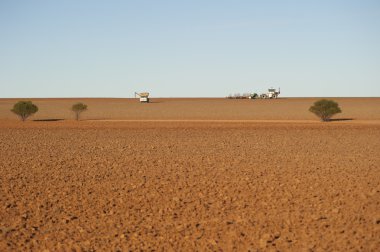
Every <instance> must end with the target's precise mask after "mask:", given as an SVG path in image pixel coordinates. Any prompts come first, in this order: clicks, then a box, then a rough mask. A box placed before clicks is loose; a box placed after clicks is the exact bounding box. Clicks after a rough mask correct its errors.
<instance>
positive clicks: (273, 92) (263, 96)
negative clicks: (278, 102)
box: [227, 88, 281, 99]
mask: <svg viewBox="0 0 380 252" xmlns="http://www.w3.org/2000/svg"><path fill="white" fill-rule="evenodd" d="M280 93H281V92H280V88H278V91H277V90H276V89H275V88H269V89H268V92H267V93H263V94H260V95H258V94H257V93H252V94H251V93H244V94H242V95H240V94H239V93H238V94H235V95H232V94H231V95H229V96H227V98H228V99H277V98H278V96H279V95H280Z"/></svg>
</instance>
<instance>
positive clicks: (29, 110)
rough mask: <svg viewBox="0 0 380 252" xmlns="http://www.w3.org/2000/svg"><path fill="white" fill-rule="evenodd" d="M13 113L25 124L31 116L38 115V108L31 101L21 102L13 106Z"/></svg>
mask: <svg viewBox="0 0 380 252" xmlns="http://www.w3.org/2000/svg"><path fill="white" fill-rule="evenodd" d="M11 111H12V112H13V113H15V114H16V115H18V116H19V117H20V119H21V120H22V121H23V122H24V121H25V120H26V119H27V118H28V117H29V116H31V115H33V114H35V113H37V111H38V107H37V106H36V105H34V104H33V103H32V102H31V101H19V102H17V103H16V104H15V105H13V109H11Z"/></svg>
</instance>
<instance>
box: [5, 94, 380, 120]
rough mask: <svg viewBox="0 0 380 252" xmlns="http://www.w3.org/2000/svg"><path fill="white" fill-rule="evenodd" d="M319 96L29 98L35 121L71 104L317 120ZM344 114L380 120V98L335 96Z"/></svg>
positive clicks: (118, 114)
mask: <svg viewBox="0 0 380 252" xmlns="http://www.w3.org/2000/svg"><path fill="white" fill-rule="evenodd" d="M318 99H320V98H281V99H277V100H248V99H247V100H228V99H222V98H215V99H204V98H199V99H157V98H156V99H155V98H153V99H151V101H152V103H149V104H141V103H139V102H138V100H137V99H27V100H31V101H33V103H35V104H36V105H38V107H39V109H40V110H39V112H38V113H37V114H36V115H35V116H33V117H32V118H31V119H32V120H33V119H34V120H46V119H74V114H73V112H71V111H70V108H71V106H72V105H73V104H74V103H76V102H84V103H86V104H87V105H88V111H87V112H86V113H84V114H83V119H107V120H109V119H128V120H133V119H134V120H145V119H153V120H157V119H159V120H175V119H177V120H178V119H182V120H184V119H187V120H220V119H224V120H316V119H317V118H316V117H315V116H314V115H313V114H312V113H310V112H309V111H308V109H309V107H310V106H311V105H312V104H313V103H314V102H315V101H316V100H318ZM332 99H334V100H335V101H337V102H338V103H339V105H340V106H341V108H342V110H343V113H341V114H339V115H338V116H337V117H336V118H341V119H355V120H380V98H332ZM18 100H24V99H0V120H1V119H12V120H17V117H16V116H15V115H14V114H13V113H12V112H10V109H11V108H12V107H13V104H14V103H16V102H17V101H18Z"/></svg>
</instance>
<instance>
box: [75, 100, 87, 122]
mask: <svg viewBox="0 0 380 252" xmlns="http://www.w3.org/2000/svg"><path fill="white" fill-rule="evenodd" d="M71 110H72V111H74V113H75V119H76V120H77V121H78V120H79V116H80V114H81V113H82V112H83V111H86V110H87V105H86V104H83V103H81V102H79V103H75V104H74V105H73V106H72V108H71Z"/></svg>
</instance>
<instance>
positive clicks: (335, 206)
mask: <svg viewBox="0 0 380 252" xmlns="http://www.w3.org/2000/svg"><path fill="white" fill-rule="evenodd" d="M33 101H34V100H33ZM122 101H123V100H117V101H115V100H111V101H108V100H96V99H95V100H85V102H86V103H88V104H89V109H90V110H89V111H88V113H87V114H86V115H85V118H87V119H91V118H92V119H100V118H104V119H120V120H131V119H143V120H145V121H99V120H94V121H88V120H86V121H81V122H76V121H72V120H63V121H27V122H25V123H22V122H19V121H17V120H15V119H13V117H14V115H12V114H10V113H9V112H8V109H9V108H8V107H9V105H11V104H13V103H14V100H0V167H1V176H0V190H1V191H0V251H28V250H32V251H42V250H49V251H57V250H70V251H71V250H76V251H93V250H96V251H110V250H111V251H117V250H122V251H125V250H164V251H167V250H169V251H170V250H171V251H187V250H198V251H207V250H208V251H219V250H223V251H231V250H232V251H234V250H235V251H249V250H251V251H257V250H259V251H264V250H280V251H287V250H292V251H300V250H301V251H307V250H311V251H348V250H354V251H379V249H380V239H379V237H380V211H379V209H380V123H379V119H380V113H379V106H377V107H371V106H376V105H379V101H380V99H342V100H340V101H339V103H340V105H341V107H342V109H343V111H344V113H345V114H344V115H343V114H342V115H340V116H339V117H340V118H353V119H355V120H348V121H334V122H331V123H321V122H319V121H318V120H316V119H315V118H314V117H313V115H311V114H310V115H309V112H307V108H308V107H307V105H308V106H310V103H312V101H313V100H312V99H294V100H293V99H286V100H285V99H284V100H277V101H273V103H271V102H272V101H258V102H257V103H256V101H225V100H165V101H162V102H161V103H152V104H145V105H147V106H144V104H138V103H132V102H131V101H127V104H126V105H125V108H127V107H128V108H129V107H132V108H137V110H139V111H138V112H136V111H133V112H131V114H129V113H121V111H122V110H123V108H124V107H123V106H122ZM198 102H199V103H200V104H199V105H198V106H197V104H198ZM249 102H253V104H255V105H257V106H259V107H260V108H261V109H258V108H254V106H253V105H252V103H249ZM36 103H38V105H39V106H40V111H39V113H38V114H36V115H35V116H34V117H33V118H31V119H54V118H56V119H60V118H63V119H65V118H70V117H72V115H71V114H70V112H67V111H66V109H67V107H68V108H69V107H70V104H72V103H73V100H37V101H36ZM116 104H118V105H116ZM165 104H166V105H165ZM169 104H172V105H169ZM173 104H174V105H175V106H174V107H173ZM217 104H219V105H221V106H222V107H223V108H224V110H225V113H226V115H225V116H224V115H223V114H222V108H220V107H218V106H219V105H218V106H216V105H217ZM247 104H248V105H247ZM358 104H361V105H360V106H359V108H357V106H356V105H358ZM363 104H364V105H363ZM164 105H165V106H164ZM214 105H215V106H216V107H215V106H214ZM229 105H231V107H229ZM245 105H246V106H247V107H245ZM343 105H344V106H343ZM143 106H144V107H143ZM156 106H161V109H163V111H161V110H160V111H161V112H160V113H161V114H158V115H157V114H156V112H155V111H158V109H157V107H156ZM10 107H11V106H10ZM103 107H104V110H101V108H103ZM112 107H114V110H112ZM305 107H306V112H303V110H304V108H305ZM55 108H58V111H61V112H59V113H57V111H55ZM95 108H98V109H99V111H98V112H99V114H102V113H104V115H102V116H97V113H96V112H95V111H94V110H95ZM202 108H203V112H202ZM243 108H245V109H243ZM276 108H277V109H279V110H281V111H282V112H279V111H277V110H276V111H273V109H276ZM290 108H292V109H294V110H295V111H299V112H300V114H296V112H293V110H292V109H290ZM301 108H302V113H301ZM241 109H242V111H240V110H241ZM252 110H253V112H255V113H257V117H255V113H253V114H252V115H251V114H250V113H251V111H252ZM262 110H263V111H262ZM104 111H106V112H104ZM239 111H240V112H239ZM285 111H287V112H286V113H285ZM238 112H239V113H240V114H239V113H238ZM265 112H267V113H265ZM60 113H61V114H60ZM157 113H158V112H157ZM202 113H203V114H202ZM236 113H238V114H236ZM266 114H267V115H268V116H265V115H266ZM155 119H163V120H169V119H171V121H170V120H169V121H154V120H155ZM193 119H197V120H201V119H208V120H209V121H192V120H193ZM255 119H257V120H259V121H251V120H255ZM151 120H153V121H151ZM174 120H185V121H174ZM234 120H241V121H234Z"/></svg>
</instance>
